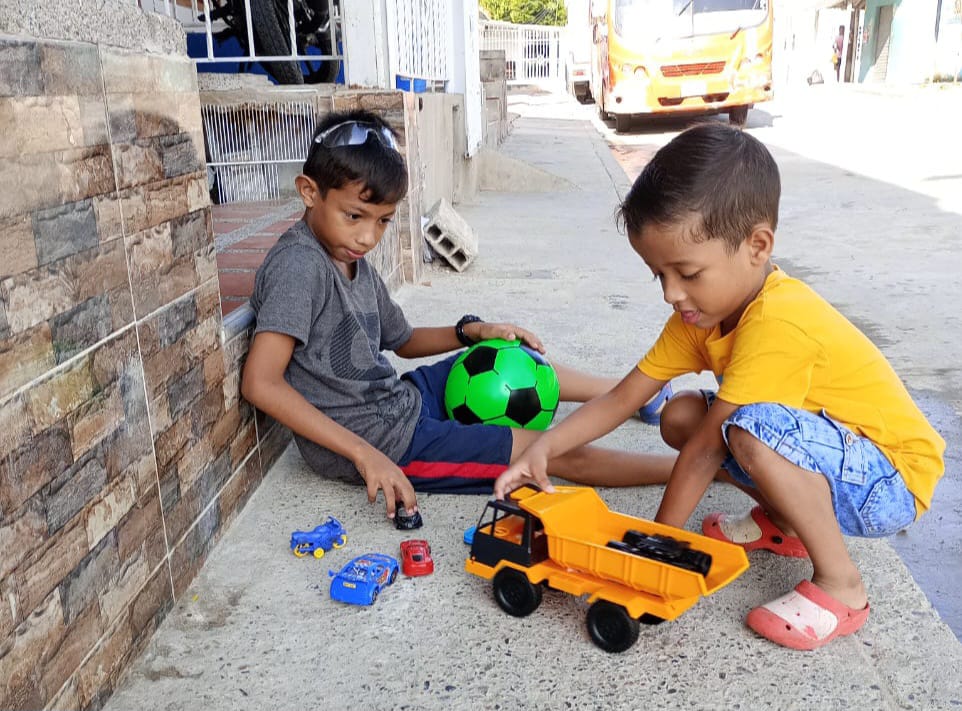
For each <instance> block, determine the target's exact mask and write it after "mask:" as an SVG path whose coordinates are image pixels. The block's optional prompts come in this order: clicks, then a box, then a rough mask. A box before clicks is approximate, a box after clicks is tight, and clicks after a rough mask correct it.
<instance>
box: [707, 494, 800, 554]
mask: <svg viewBox="0 0 962 711" xmlns="http://www.w3.org/2000/svg"><path fill="white" fill-rule="evenodd" d="M701 530H702V533H704V534H705V535H706V536H708V537H710V538H714V539H716V540H719V541H725V542H726V543H735V544H737V545H739V546H741V547H742V548H744V549H745V550H746V551H753V550H757V549H762V550H766V551H771V552H772V553H776V554H778V555H783V556H787V557H789V558H808V550H807V549H806V548H805V544H804V543H802V541H801V539H799V538H796V537H795V536H786V535H785V534H784V533H782V532H781V530H779V528H778V526H776V525H775V524H774V523H772V520H771V519H770V518H768V514H766V513H765V509H763V508H762V507H761V506H756V507H754V508H753V509H752V510H751V512H750V513H749V515H748V516H743V517H742V518H740V519H736V520H730V519H729V518H728V516H726V515H725V514H723V513H713V514H710V515H708V516H706V517H705V520H704V521H702V522H701ZM726 531H727V535H726Z"/></svg>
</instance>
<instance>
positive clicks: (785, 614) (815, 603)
mask: <svg viewBox="0 0 962 711" xmlns="http://www.w3.org/2000/svg"><path fill="white" fill-rule="evenodd" d="M868 613H869V606H868V604H867V603H866V605H865V607H863V608H862V609H861V610H855V609H853V608H851V607H848V606H847V605H846V604H845V603H842V602H839V601H838V600H836V599H835V598H834V597H832V596H831V595H829V594H828V593H827V592H825V591H824V590H822V589H821V588H820V587H818V586H817V585H815V584H814V583H812V582H811V581H809V580H803V581H802V582H800V583H799V584H798V585H796V586H795V589H794V590H792V591H791V592H790V593H788V594H787V595H782V597H780V598H778V599H776V600H772V601H771V602H770V603H768V604H766V605H762V606H761V607H756V608H755V609H754V610H752V611H751V612H749V613H748V617H746V618H745V624H747V625H748V626H749V627H750V628H751V629H753V630H755V632H757V633H758V634H760V635H761V636H762V637H764V638H765V639H769V640H771V641H772V642H775V643H776V644H780V645H782V646H783V647H789V648H791V649H802V650H809V649H818V648H819V647H821V646H824V645H826V644H828V643H829V642H831V641H832V640H833V639H835V638H836V637H843V636H845V635H849V634H852V633H853V632H857V631H858V630H859V629H860V628H861V627H862V625H864V624H865V620H867V619H868Z"/></svg>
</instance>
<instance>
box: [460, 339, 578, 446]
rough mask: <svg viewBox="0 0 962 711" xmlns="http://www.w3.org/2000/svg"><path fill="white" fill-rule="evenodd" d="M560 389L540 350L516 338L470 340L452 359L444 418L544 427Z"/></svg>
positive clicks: (556, 378) (556, 403) (475, 422)
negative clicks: (535, 349) (471, 341)
mask: <svg viewBox="0 0 962 711" xmlns="http://www.w3.org/2000/svg"><path fill="white" fill-rule="evenodd" d="M559 394H560V388H559V386H558V376H557V374H556V373H555V372H554V368H552V367H551V364H550V363H548V361H547V360H545V359H544V357H543V356H542V355H541V354H540V353H538V352H537V351H533V350H531V349H530V348H528V347H526V346H523V345H522V344H521V341H504V340H501V339H500V338H493V339H491V340H487V341H481V342H479V343H476V344H474V345H473V346H471V347H470V348H468V350H466V351H465V352H464V353H462V354H461V355H460V356H458V359H457V360H455V361H454V365H452V366H451V372H450V374H449V375H448V381H447V384H446V385H445V388H444V408H445V410H447V413H448V417H450V418H451V419H454V420H457V421H458V422H461V423H464V424H466V425H472V424H479V423H483V424H486V425H504V426H507V427H520V428H524V429H527V430H546V429H548V426H549V425H550V424H551V421H552V420H553V419H554V413H555V410H557V409H558V399H559Z"/></svg>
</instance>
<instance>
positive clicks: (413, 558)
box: [401, 538, 434, 577]
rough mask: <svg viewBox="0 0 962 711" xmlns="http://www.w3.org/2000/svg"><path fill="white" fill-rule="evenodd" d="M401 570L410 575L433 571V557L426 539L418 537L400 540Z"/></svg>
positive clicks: (426, 573)
mask: <svg viewBox="0 0 962 711" xmlns="http://www.w3.org/2000/svg"><path fill="white" fill-rule="evenodd" d="M401 570H402V571H403V572H404V574H405V575H407V576H410V577H414V576H416V575H430V574H431V573H433V572H434V559H433V558H432V557H431V546H430V545H428V542H427V541H424V540H421V539H420V538H415V539H412V540H410V541H401Z"/></svg>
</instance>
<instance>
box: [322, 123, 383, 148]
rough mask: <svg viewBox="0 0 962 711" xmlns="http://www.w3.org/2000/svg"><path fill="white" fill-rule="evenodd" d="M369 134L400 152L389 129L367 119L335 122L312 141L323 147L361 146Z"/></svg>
mask: <svg viewBox="0 0 962 711" xmlns="http://www.w3.org/2000/svg"><path fill="white" fill-rule="evenodd" d="M370 136H374V138H376V139H377V140H378V141H380V142H381V145H384V146H387V147H388V148H390V149H391V150H394V151H398V152H400V151H399V150H398V145H397V141H396V140H395V138H394V134H393V133H391V131H390V129H388V128H386V127H384V126H379V125H378V124H376V123H370V122H368V121H345V122H344V123H339V124H335V125H334V126H331V127H330V128H327V129H325V130H323V131H321V132H320V133H319V134H318V135H317V138H315V139H314V143H320V144H321V145H322V146H324V147H325V148H341V147H343V146H363V145H364V144H365V143H367V139H368V138H369V137H370Z"/></svg>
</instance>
